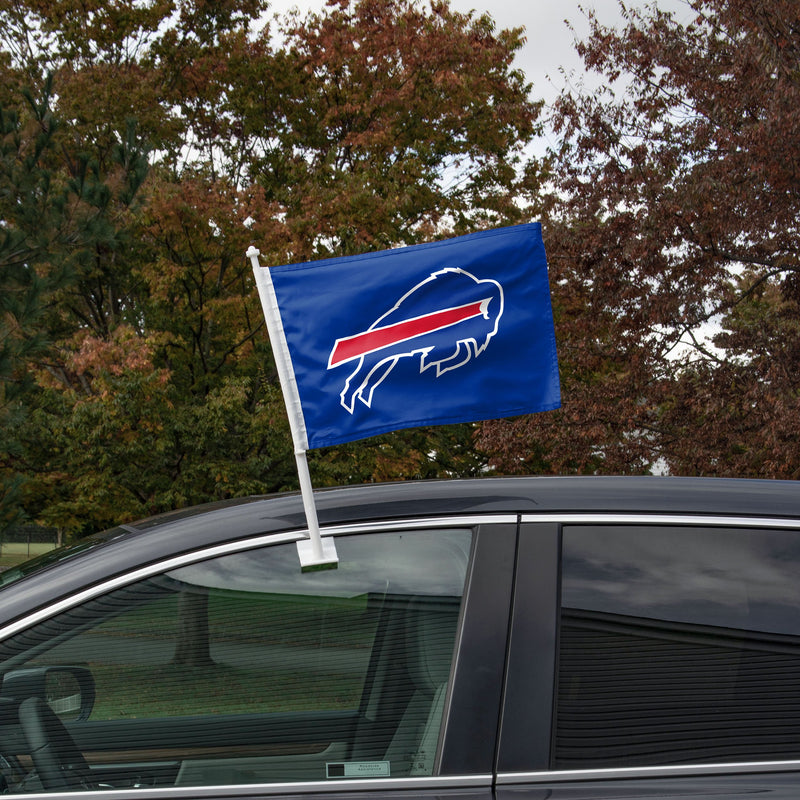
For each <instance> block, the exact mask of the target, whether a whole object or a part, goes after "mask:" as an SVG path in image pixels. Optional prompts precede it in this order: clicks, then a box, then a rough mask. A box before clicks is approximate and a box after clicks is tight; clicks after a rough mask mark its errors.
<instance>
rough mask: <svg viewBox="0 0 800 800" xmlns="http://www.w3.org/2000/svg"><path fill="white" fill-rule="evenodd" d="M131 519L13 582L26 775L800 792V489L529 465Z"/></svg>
mask: <svg viewBox="0 0 800 800" xmlns="http://www.w3.org/2000/svg"><path fill="white" fill-rule="evenodd" d="M317 504H318V513H319V517H320V522H321V523H322V527H323V536H324V537H326V538H327V537H333V539H334V541H335V549H336V551H337V553H338V558H339V563H338V567H337V568H336V569H324V570H316V571H305V570H303V569H302V568H301V564H300V560H299V558H298V548H297V542H298V541H302V540H303V539H304V538H305V536H306V531H305V529H304V517H303V511H302V503H301V501H300V498H299V497H296V496H286V495H284V496H279V497H274V498H253V499H248V500H243V501H236V502H232V503H227V504H221V505H216V506H206V507H202V508H199V509H192V510H190V511H186V512H180V513H175V514H172V515H166V516H162V517H159V518H155V519H152V520H146V521H144V522H141V523H138V524H134V525H125V526H122V527H120V528H117V529H114V530H112V531H109V532H106V533H104V534H101V535H98V536H96V537H93V538H90V539H89V540H85V541H83V542H81V543H80V544H78V545H76V546H74V547H72V548H68V549H65V550H61V551H55V552H54V553H52V554H48V555H47V556H45V557H43V558H41V559H39V560H38V561H35V562H30V563H29V564H27V565H23V567H21V568H19V569H17V570H11V571H9V572H7V573H4V574H3V575H2V576H0V580H1V581H2V584H3V586H2V588H0V671H1V672H2V677H3V681H2V691H1V692H0V770H1V771H2V788H3V789H4V790H5V791H6V792H9V793H39V792H47V793H49V796H51V797H52V795H53V793H69V794H70V795H72V794H74V793H75V792H78V793H81V792H85V791H90V792H92V794H93V795H95V796H96V795H97V794H98V793H101V794H102V795H103V796H107V797H109V798H111V797H120V798H122V797H127V796H128V795H130V794H131V793H132V794H133V795H144V796H146V797H159V798H160V797H164V798H186V797H207V798H222V797H225V798H236V797H254V796H274V795H280V796H282V797H285V796H291V797H297V798H300V797H301V796H302V797H303V798H307V800H313V798H323V797H324V798H332V797H336V798H341V800H351V798H356V797H358V798H364V800H373V799H374V800H378V798H381V799H383V798H387V799H388V798H400V797H404V796H408V795H410V794H413V796H415V797H430V798H434V797H435V798H440V797H441V798H444V797H449V798H453V800H456V799H457V798H463V800H481V798H485V800H490V798H492V797H496V798H498V800H534V798H535V799H536V800H539V799H540V798H541V799H542V800H543V799H544V798H556V799H557V798H563V800H567V798H572V799H574V800H578V798H587V800H588V798H631V797H659V798H700V797H702V798H711V797H714V798H744V797H750V796H751V795H753V794H758V795H759V796H765V795H766V796H768V797H770V798H796V797H797V796H800V485H798V484H796V483H789V482H787V483H781V482H767V481H733V480H701V479H677V478H655V477H652V478H520V479H486V480H480V481H448V482H437V483H407V484H398V485H373V486H368V487H353V488H346V489H339V490H331V491H323V492H319V493H318V495H317Z"/></svg>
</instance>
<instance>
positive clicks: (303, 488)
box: [246, 246, 339, 570]
mask: <svg viewBox="0 0 800 800" xmlns="http://www.w3.org/2000/svg"><path fill="white" fill-rule="evenodd" d="M246 255H247V258H249V259H250V263H251V264H252V265H253V274H254V275H255V278H256V286H257V287H258V294H259V297H260V298H261V307H262V309H263V311H264V319H265V320H266V323H267V331H268V333H269V339H270V342H271V344H272V353H273V355H274V357H275V365H276V367H277V369H278V379H279V380H280V383H281V391H282V392H283V400H284V403H285V404H286V411H287V413H288V415H289V429H290V430H291V432H292V442H293V444H294V457H295V461H296V462H297V474H298V477H299V478H300V492H301V494H302V497H303V508H304V510H305V514H306V523H307V525H308V537H309V538H308V541H305V542H298V543H297V551H298V554H299V556H300V565H301V567H302V568H303V570H313V569H325V568H331V567H336V565H337V564H338V563H339V559H338V556H337V555H336V548H335V546H334V543H333V539H332V538H330V537H329V538H327V539H324V540H323V539H322V537H321V535H320V530H319V521H318V519H317V507H316V505H315V504H314V489H313V487H312V485H311V473H310V472H309V469H308V458H307V456H306V452H307V450H308V435H307V433H306V422H305V417H304V416H303V407H302V405H301V404H300V393H299V391H298V389H297V381H296V379H295V376H294V369H293V368H292V359H291V356H290V355H289V346H288V344H287V343H286V336H285V335H284V332H283V323H282V322H281V315H280V310H279V308H278V298H277V297H276V295H275V287H274V286H273V284H272V276H271V275H270V273H269V268H267V267H262V266H261V265H260V264H259V263H258V257H259V256H260V255H261V252H260V251H259V250H258V248H256V247H252V246H251V247H250V248H249V249H248V250H247V253H246Z"/></svg>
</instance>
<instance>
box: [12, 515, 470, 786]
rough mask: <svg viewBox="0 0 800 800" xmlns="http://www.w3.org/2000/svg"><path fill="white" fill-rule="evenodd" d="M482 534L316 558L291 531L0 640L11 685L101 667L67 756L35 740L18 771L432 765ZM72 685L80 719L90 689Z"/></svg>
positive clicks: (258, 771) (358, 544) (36, 776)
mask: <svg viewBox="0 0 800 800" xmlns="http://www.w3.org/2000/svg"><path fill="white" fill-rule="evenodd" d="M470 538H471V535H470V532H469V531H467V530H438V531H411V532H402V533H400V532H398V533H382V534H375V535H372V534H370V535H354V536H347V537H340V538H338V539H337V550H338V553H339V558H340V565H339V568H338V569H336V570H328V571H322V572H309V573H303V572H301V570H300V568H299V562H298V558H297V551H296V547H295V545H294V544H293V543H290V544H282V545H276V546H273V547H264V548H260V549H257V550H253V551H247V552H240V553H234V554H231V555H227V556H222V557H218V558H214V559H210V560H207V561H203V562H200V563H196V564H193V565H190V566H187V567H183V568H180V569H176V570H173V571H171V572H167V573H164V574H161V575H158V576H156V577H154V578H150V579H147V580H144V581H141V582H139V583H136V584H133V585H131V586H127V587H124V588H122V589H119V590H116V591H114V592H112V593H110V594H108V595H105V596H103V597H100V598H97V599H94V600H91V601H89V602H87V603H85V604H83V605H82V606H80V607H78V608H76V609H73V610H70V611H68V612H64V613H62V614H60V615H58V616H57V617H55V618H53V619H51V620H48V621H46V622H44V623H41V624H40V625H37V626H35V627H34V628H32V629H30V630H28V631H25V632H23V633H21V634H18V635H16V636H15V637H13V638H11V639H9V640H7V641H5V642H2V643H0V657H2V659H3V666H2V669H3V672H4V674H5V675H7V676H10V677H9V678H8V679H7V681H5V685H4V690H3V697H4V698H5V697H7V695H6V691H5V689H6V687H12V689H13V691H14V693H16V694H24V693H26V692H31V693H34V694H35V693H36V692H37V691H39V690H38V689H37V688H36V686H37V685H38V684H36V683H35V681H34V680H33V678H29V676H30V675H34V676H38V675H40V674H42V675H47V674H49V672H52V671H53V670H54V669H55V667H56V666H58V667H70V668H71V669H72V670H73V671H74V672H75V673H76V676H77V677H78V678H81V680H83V676H84V672H83V671H81V672H79V671H78V668H84V670H85V669H86V668H88V671H87V673H86V674H90V676H91V679H92V681H93V683H94V697H93V702H92V704H91V713H89V714H88V719H86V720H84V721H78V722H64V720H61V721H58V720H57V721H56V722H55V723H52V726H51V727H52V728H53V731H54V733H53V736H54V737H55V740H56V744H59V743H60V744H61V745H62V746H63V750H64V752H65V753H66V754H67V755H65V756H64V759H63V761H64V762H65V763H63V764H61V763H60V764H58V765H57V769H56V771H55V772H53V771H52V770H49V769H48V767H47V765H43V764H37V763H36V762H37V759H36V755H35V753H34V754H33V765H34V769H33V770H32V771H26V770H25V769H24V768H23V767H22V766H20V767H19V769H18V770H16V771H12V774H9V775H7V776H6V780H7V783H8V784H9V785H10V787H11V788H12V790H15V789H16V790H19V791H33V790H42V789H44V790H45V791H55V790H64V789H67V790H69V789H80V788H84V787H88V788H92V787H96V786H98V785H100V784H103V785H106V786H114V787H118V788H133V787H148V786H149V787H153V786H167V785H176V786H199V785H207V784H208V785H213V784H217V785H219V784H237V783H261V782H273V781H278V782H287V781H329V780H336V779H350V778H353V779H355V778H371V779H375V778H383V777H387V778H388V777H403V776H410V775H430V774H432V773H433V771H434V768H435V758H436V753H437V746H438V740H439V729H440V725H441V719H442V714H443V709H444V698H445V693H446V690H447V685H448V678H449V674H450V668H451V661H452V656H453V651H454V644H455V636H456V628H457V620H458V615H459V609H460V602H461V595H462V593H463V588H464V581H465V576H466V570H467V563H468V558H469V549H470ZM34 668H35V669H34ZM26 670H27V671H28V672H26ZM59 676H60V677H61V678H64V677H65V676H64V671H63V670H61V672H59ZM66 677H69V678H72V675H71V673H68V674H67V675H66ZM42 685H44V683H42ZM71 685H75V681H74V680H73V683H72V684H71ZM26 687H27V689H26ZM41 693H42V694H46V691H42V692H41ZM43 699H44V700H48V698H47V697H44V698H43ZM66 700H67V701H68V702H69V703H70V704H71V707H72V708H73V717H75V716H76V714H75V712H74V709H76V708H81V707H82V706H81V702H82V700H81V699H73V698H72V697H71V696H70V697H69V698H66ZM9 702H12V703H21V706H20V709H21V710H20V712H19V713H20V719H21V721H22V724H23V728H25V719H24V717H25V716H32V717H37V715H39V716H42V715H45V716H46V715H47V713H48V712H47V710H46V709H44V710H43V709H42V708H41V707H38V708H37V707H36V704H35V703H29V702H28V700H27V698H24V697H21V696H19V697H17V696H15V697H12V698H9ZM62 702H63V699H62ZM41 705H42V704H39V706H41ZM44 705H47V704H46V703H45V704H44ZM49 707H55V706H54V705H53V703H51V704H50V706H49ZM57 716H58V715H56V717H57ZM34 721H35V722H36V724H39V723H41V720H34ZM6 723H7V724H6V725H5V726H4V725H0V752H2V754H3V755H4V756H5V757H6V758H8V759H11V760H12V763H15V761H14V760H18V761H17V762H16V763H18V764H19V765H23V764H24V763H25V760H26V759H27V757H28V756H29V755H30V753H28V752H25V750H24V747H28V748H29V749H30V750H33V748H32V747H31V743H30V741H26V739H25V737H24V736H23V737H20V736H19V731H18V728H17V727H16V724H17V720H16V719H8V720H6ZM40 727H41V725H40ZM44 727H47V721H46V720H45V723H44ZM4 737H5V738H4ZM21 742H25V744H24V745H22V744H21ZM20 747H23V750H22V751H21V752H18V750H19V748H20ZM10 748H13V751H12V750H10ZM54 749H55V750H56V751H58V749H59V748H58V747H55V748H54ZM76 753H77V755H76ZM70 754H71V755H70ZM78 756H80V758H81V761H80V762H79V763H80V768H79V769H71V768H69V769H68V768H67V766H65V764H66V762H67V761H68V760H69V758H71V759H72V760H73V761H77V760H78ZM83 761H85V765H83V763H82V762H83ZM143 765H144V766H143ZM65 775H66V776H67V777H64V776H65Z"/></svg>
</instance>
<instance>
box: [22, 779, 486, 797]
mask: <svg viewBox="0 0 800 800" xmlns="http://www.w3.org/2000/svg"><path fill="white" fill-rule="evenodd" d="M491 785H492V776H491V775H455V776H449V775H446V776H441V775H437V776H430V777H427V778H413V777H409V778H381V779H379V780H349V781H314V782H308V783H236V784H220V785H219V786H163V787H158V788H153V789H148V788H144V787H143V788H141V789H103V790H102V791H100V792H98V791H97V789H92V790H89V791H83V792H24V793H20V794H9V795H7V796H8V797H19V798H23V797H24V798H25V800H56V798H59V797H69V798H95V800H96V798H98V797H102V798H103V800H134V798H143V799H144V800H160V798H164V800H179V798H187V800H188V799H190V798H204V797H263V796H264V795H276V794H280V795H287V794H288V795H293V794H329V793H331V792H350V793H352V792H368V791H371V792H383V791H386V790H387V789H405V790H408V789H434V790H435V789H444V788H446V789H470V788H475V787H487V788H488V787H490V786H491Z"/></svg>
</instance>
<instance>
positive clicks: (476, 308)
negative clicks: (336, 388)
mask: <svg viewBox="0 0 800 800" xmlns="http://www.w3.org/2000/svg"><path fill="white" fill-rule="evenodd" d="M488 302H489V298H485V299H484V300H477V301H476V302H474V303H468V304H467V305H463V306H457V307H456V308H445V309H443V310H442V311H433V312H432V313H430V314H424V315H423V316H421V317H414V318H412V319H406V320H403V321H402V322H395V323H393V324H392V325H385V326H383V327H381V328H373V329H372V330H368V331H364V332H363V333H356V334H354V335H353V336H346V337H344V338H343V339H337V340H336V343H335V344H334V346H333V351H332V352H331V357H330V359H329V361H328V369H330V368H331V367H336V366H338V365H339V364H343V363H345V362H346V361H352V360H353V359H355V358H361V356H364V355H366V354H367V353H373V352H375V351H376V350H381V349H383V348H384V347H389V346H390V345H393V344H399V343H400V342H405V341H407V340H408V339H414V338H416V337H417V336H422V335H424V334H426V333H433V331H438V330H441V329H442V328H448V327H450V326H451V325H456V324H458V323H459V322H464V321H465V320H468V319H471V318H472V317H479V316H481V315H485V313H486V312H485V309H486V306H487V304H488Z"/></svg>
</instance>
